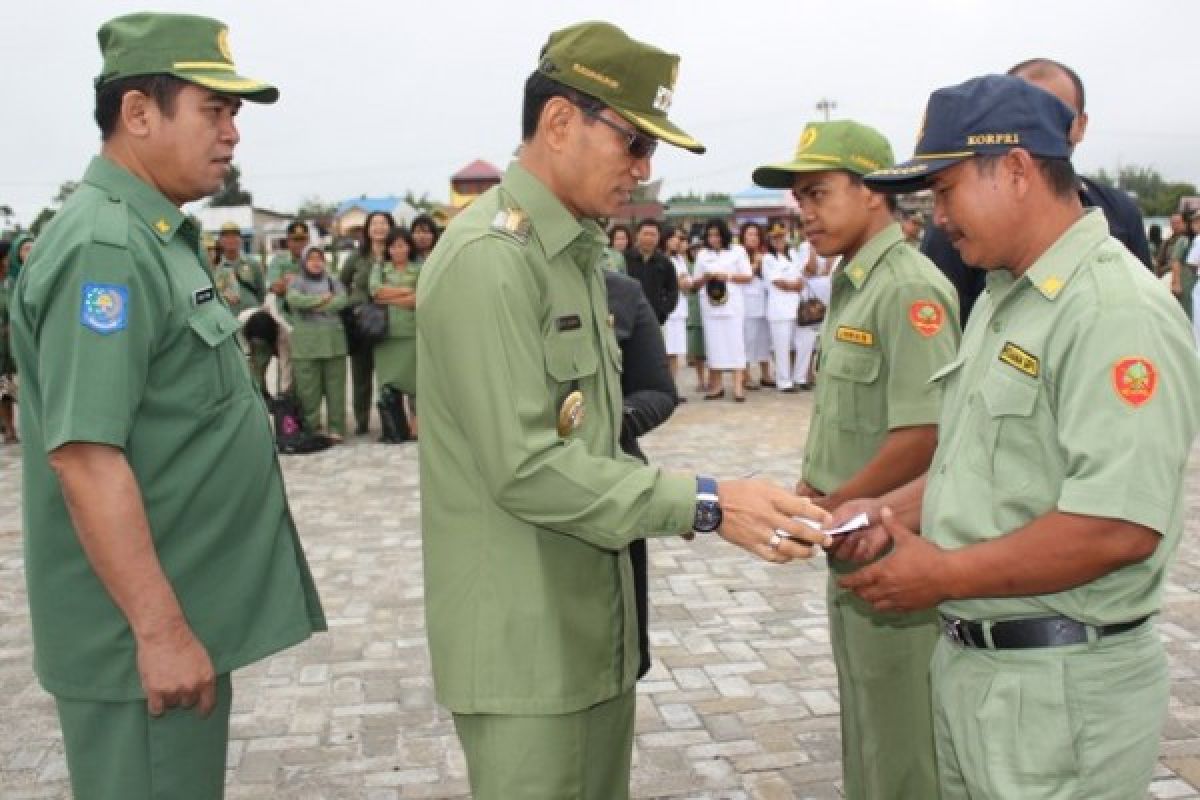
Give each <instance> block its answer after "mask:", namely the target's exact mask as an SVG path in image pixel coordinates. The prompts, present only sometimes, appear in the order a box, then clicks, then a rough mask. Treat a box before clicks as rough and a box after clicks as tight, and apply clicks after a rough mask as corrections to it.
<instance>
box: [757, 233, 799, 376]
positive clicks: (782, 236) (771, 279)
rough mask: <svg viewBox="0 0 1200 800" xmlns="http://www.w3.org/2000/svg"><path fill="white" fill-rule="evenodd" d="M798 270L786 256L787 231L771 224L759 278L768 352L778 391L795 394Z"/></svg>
mask: <svg viewBox="0 0 1200 800" xmlns="http://www.w3.org/2000/svg"><path fill="white" fill-rule="evenodd" d="M801 269H802V267H801V265H798V264H796V262H794V261H792V259H791V257H790V256H789V255H788V242H787V228H785V227H783V226H782V225H779V224H775V225H773V226H772V227H771V234H770V236H769V237H768V244H767V254H766V255H765V256H763V266H762V276H763V281H764V282H765V283H766V285H767V325H768V327H769V328H770V330H771V352H772V353H773V354H774V356H775V375H776V376H778V377H777V378H776V381H777V383H778V384H779V390H780V391H781V392H787V393H789V394H790V393H791V392H794V391H796V386H795V382H794V380H793V378H792V341H793V339H794V338H795V335H796V312H797V311H798V310H799V308H800V293H801V292H802V291H804V288H805V284H804V278H803V276H802V275H801V274H800V271H801Z"/></svg>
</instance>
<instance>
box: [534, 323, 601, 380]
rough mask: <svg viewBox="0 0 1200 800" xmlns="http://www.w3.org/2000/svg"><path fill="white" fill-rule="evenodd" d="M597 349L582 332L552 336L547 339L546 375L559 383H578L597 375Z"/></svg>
mask: <svg viewBox="0 0 1200 800" xmlns="http://www.w3.org/2000/svg"><path fill="white" fill-rule="evenodd" d="M598 366H599V358H598V357H597V355H596V348H595V347H594V346H593V345H592V342H591V340H590V339H588V338H587V337H585V336H584V335H583V333H582V331H578V332H574V333H568V334H562V333H556V334H551V335H550V336H549V337H548V338H547V339H546V374H547V375H549V376H550V377H551V378H553V379H554V380H555V381H557V382H558V383H560V384H562V383H566V384H569V383H576V382H578V381H581V380H583V379H584V378H587V377H589V376H591V375H595V374H596V368H597V367H598Z"/></svg>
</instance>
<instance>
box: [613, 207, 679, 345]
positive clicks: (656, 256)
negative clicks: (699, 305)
mask: <svg viewBox="0 0 1200 800" xmlns="http://www.w3.org/2000/svg"><path fill="white" fill-rule="evenodd" d="M661 241H662V230H661V229H660V228H659V227H658V223H657V222H655V221H654V220H652V219H644V220H642V221H641V223H639V224H638V228H637V237H636V239H635V241H634V245H633V247H631V248H629V250H627V251H626V252H625V272H626V274H628V275H629V276H630V277H633V278H637V279H638V282H640V283H641V284H642V291H643V292H644V293H645V295H646V299H647V300H649V301H650V307H651V308H653V309H654V316H655V318H656V319H658V324H659V325H662V324H664V323H665V322H666V321H667V316H668V315H670V313H671V312H672V311H674V310H675V304H676V303H678V302H679V281H678V279H677V278H676V277H675V266H674V265H673V264H672V263H671V259H669V258H668V257H667V255H666V253H664V252H663V251H662V250H661V249H659V246H658V244H659V242H661Z"/></svg>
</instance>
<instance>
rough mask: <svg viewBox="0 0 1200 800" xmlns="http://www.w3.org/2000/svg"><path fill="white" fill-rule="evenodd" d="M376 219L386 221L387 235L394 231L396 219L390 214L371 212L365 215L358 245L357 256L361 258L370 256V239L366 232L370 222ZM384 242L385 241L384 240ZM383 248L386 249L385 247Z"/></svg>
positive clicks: (386, 212)
mask: <svg viewBox="0 0 1200 800" xmlns="http://www.w3.org/2000/svg"><path fill="white" fill-rule="evenodd" d="M376 217H383V218H384V219H386V220H387V223H388V233H389V234H390V233H391V232H392V231H393V230H395V229H396V218H395V217H393V216H392V215H391V212H388V211H372V212H371V213H370V214H367V218H366V219H365V220H363V235H362V241H361V242H359V243H358V254H359V255H361V256H369V255H371V237H370V236H369V235H368V234H367V231H368V230H369V229H370V228H371V220H373V219H375V218H376ZM384 241H387V240H386V239H385V240H384ZM384 246H385V247H386V245H384Z"/></svg>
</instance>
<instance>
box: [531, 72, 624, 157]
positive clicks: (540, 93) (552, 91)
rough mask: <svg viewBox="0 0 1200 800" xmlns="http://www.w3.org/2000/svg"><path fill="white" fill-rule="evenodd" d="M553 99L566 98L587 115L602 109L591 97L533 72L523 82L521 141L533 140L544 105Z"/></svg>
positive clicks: (598, 102)
mask: <svg viewBox="0 0 1200 800" xmlns="http://www.w3.org/2000/svg"><path fill="white" fill-rule="evenodd" d="M553 97H563V98H566V100H567V101H569V102H570V103H572V104H574V105H577V106H579V107H580V108H581V109H583V110H584V111H586V112H589V113H596V112H598V111H600V110H601V109H603V108H604V103H602V102H600V101H599V100H597V99H596V98H594V97H592V96H591V95H587V94H584V93H583V92H580V91H577V90H575V89H572V88H571V87H570V86H565V85H563V84H561V83H559V82H558V81H556V80H554V79H553V78H550V77H547V76H546V75H545V74H543V73H541V72H539V71H537V70H534V71H533V72H532V73H531V74H530V76H529V77H528V78H526V80H525V99H524V102H523V103H522V104H521V141H523V142H528V141H529V140H530V139H532V138H533V134H534V133H536V132H537V124H538V119H539V118H541V116H542V111H543V110H544V109H545V108H546V103H548V102H550V99H551V98H553Z"/></svg>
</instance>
